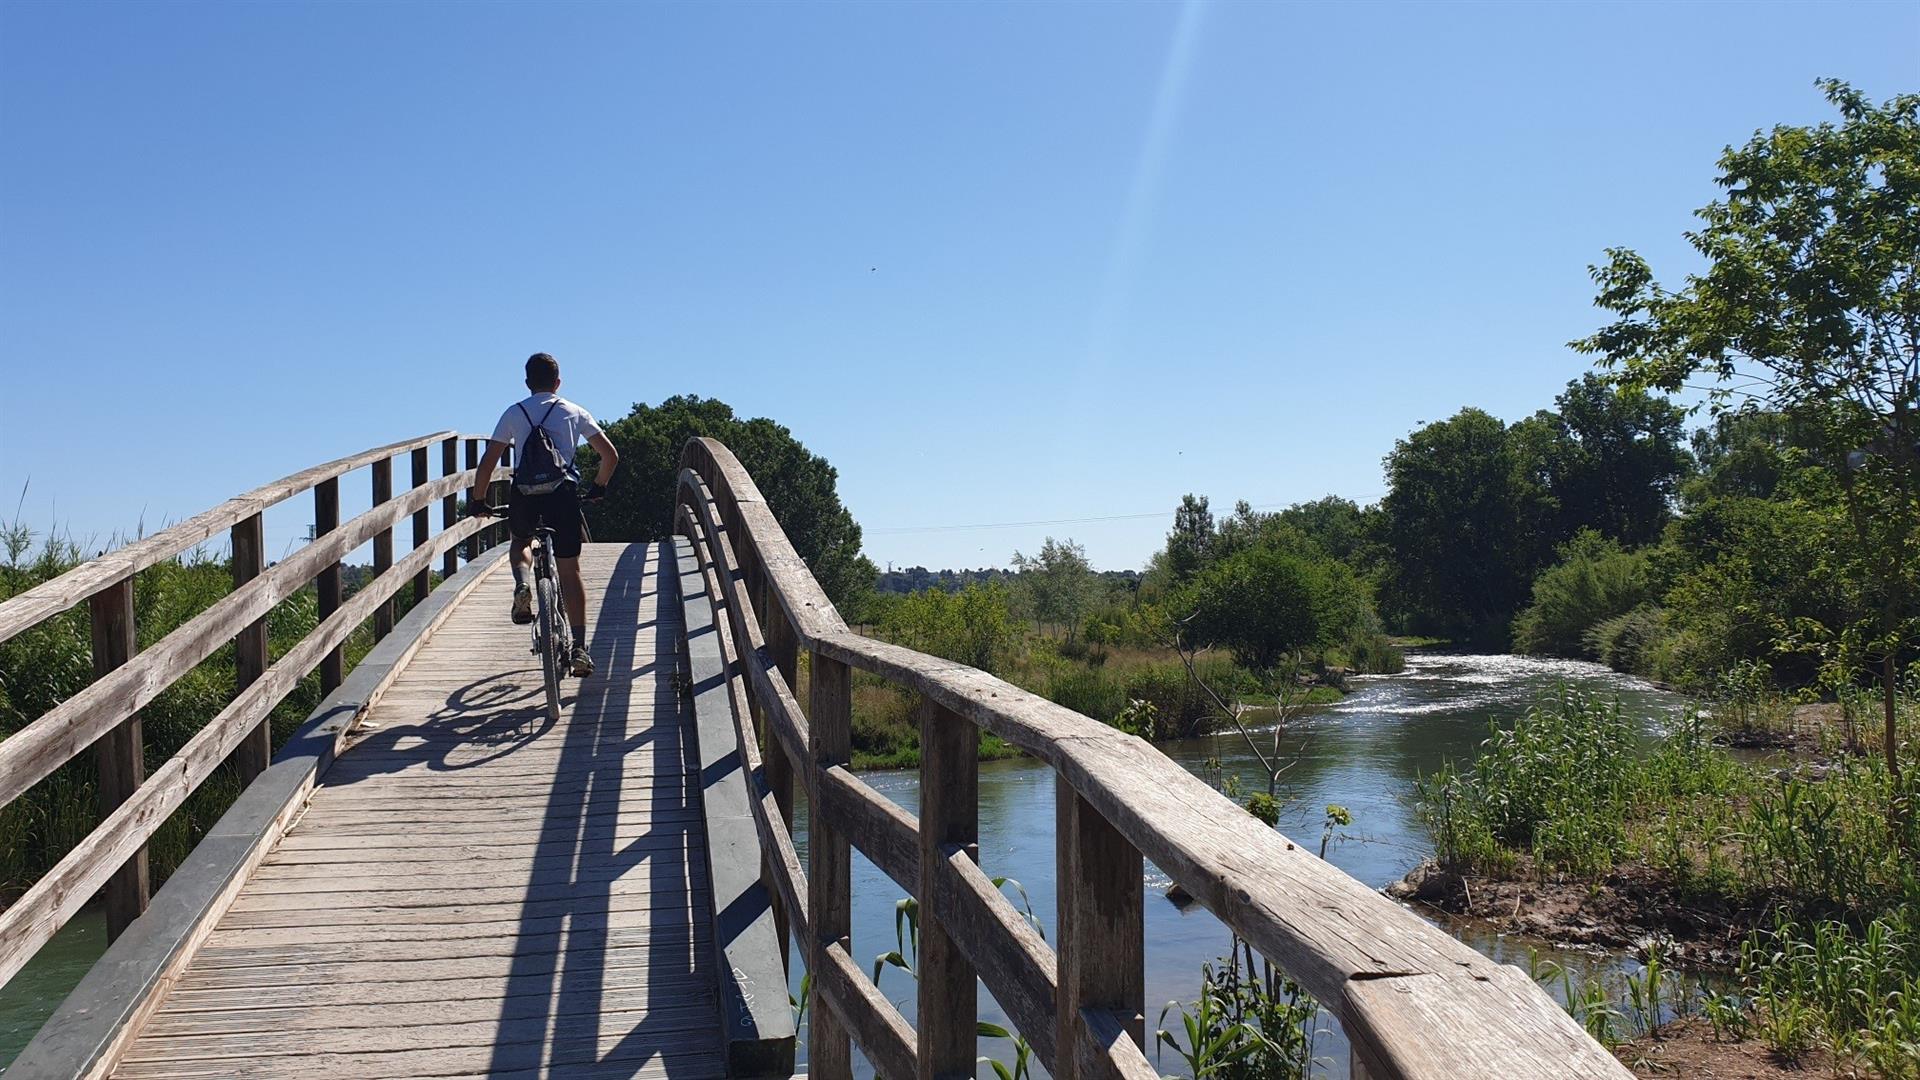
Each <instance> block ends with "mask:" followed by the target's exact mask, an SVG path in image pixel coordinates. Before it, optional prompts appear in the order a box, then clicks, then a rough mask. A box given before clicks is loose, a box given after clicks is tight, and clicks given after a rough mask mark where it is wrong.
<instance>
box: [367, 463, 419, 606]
mask: <svg viewBox="0 0 1920 1080" xmlns="http://www.w3.org/2000/svg"><path fill="white" fill-rule="evenodd" d="M392 500H393V459H392V458H390V457H384V458H381V459H380V460H379V461H376V462H374V463H373V505H374V507H375V508H376V509H378V508H379V507H381V506H384V505H385V504H387V503H388V502H391V501H392ZM420 509H421V512H423V513H424V512H425V511H426V506H425V504H424V503H423V504H422V505H421V508H420ZM392 566H393V526H391V525H389V526H387V527H386V528H384V529H381V530H380V531H379V532H377V533H374V534H373V576H374V577H376V578H378V577H379V576H380V575H382V574H384V573H386V572H387V571H388V570H389V569H391V568H392ZM391 633H393V600H392V599H391V598H389V599H387V600H385V601H383V602H382V603H381V604H380V606H379V607H378V608H375V609H374V612H373V640H375V641H379V640H380V639H381V638H384V637H386V636H387V635H388V634H391Z"/></svg>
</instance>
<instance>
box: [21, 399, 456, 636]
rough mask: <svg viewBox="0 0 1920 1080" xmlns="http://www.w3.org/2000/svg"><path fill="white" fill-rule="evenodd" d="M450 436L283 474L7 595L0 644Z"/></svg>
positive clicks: (429, 437)
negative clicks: (331, 485)
mask: <svg viewBox="0 0 1920 1080" xmlns="http://www.w3.org/2000/svg"><path fill="white" fill-rule="evenodd" d="M453 435H454V433H453V432H451V431H436V432H434V433H433V434H431V435H420V436H417V437H415V438H412V439H405V440H402V441H401V442H397V443H388V444H387V445H385V446H376V447H374V448H373V449H371V450H364V451H362V452H360V453H358V454H352V455H349V456H347V457H343V458H336V459H335V460H333V461H329V462H327V463H325V464H323V465H315V466H314V467H312V468H310V469H303V470H301V471H300V472H297V473H294V474H293V475H292V476H283V477H281V478H280V479H278V480H275V481H274V482H273V483H271V484H264V485H262V486H260V487H257V488H254V489H253V490H252V491H249V492H247V493H246V494H244V495H236V496H234V497H233V498H231V499H228V500H227V501H226V502H223V503H221V504H220V505H219V506H216V507H214V508H213V509H211V510H208V511H205V512H203V513H199V514H195V515H194V516H193V517H190V518H188V519H187V520H185V521H183V522H181V523H180V524H178V525H174V526H170V527H168V528H165V529H162V530H160V531H159V532H157V533H154V534H153V535H152V536H147V537H142V538H140V539H138V540H135V541H134V542H133V543H131V544H127V545H125V546H124V547H119V548H115V549H114V550H112V551H109V552H107V553H106V554H104V555H102V556H100V557H99V558H97V559H91V560H89V561H87V562H84V563H81V564H80V565H79V566H76V567H74V568H73V569H71V570H69V571H67V572H66V573H64V574H61V575H60V576H59V577H57V578H54V579H53V580H51V581H43V582H41V583H40V584H38V585H35V586H34V587H33V588H31V589H28V590H27V591H25V592H23V593H21V594H19V595H18V596H14V597H9V598H8V599H7V600H6V601H5V602H4V603H0V642H4V641H6V640H8V639H9V638H12V637H13V636H15V635H16V634H19V633H20V632H21V631H24V630H27V629H30V628H32V627H34V626H37V625H39V624H40V623H42V622H44V621H46V620H47V619H49V618H51V617H53V616H55V615H58V614H60V613H61V612H63V611H66V610H67V609H68V608H71V607H73V606H74V605H75V604H78V603H80V602H81V601H83V600H86V599H87V598H88V597H90V596H93V595H94V594H95V593H98V592H100V591H101V590H102V589H105V588H107V587H108V586H111V585H114V584H117V583H119V582H121V581H125V580H126V579H127V578H129V577H132V576H133V575H134V574H137V573H139V572H140V571H142V570H145V569H146V568H147V567H149V566H153V565H155V564H156V563H160V562H164V561H166V560H167V559H171V558H173V557H174V556H175V555H178V554H180V553H181V552H183V551H185V550H187V549H188V548H191V547H193V546H194V545H195V544H199V543H202V542H204V541H206V540H208V539H210V538H211V537H212V536H213V535H214V534H215V533H217V532H219V531H220V530H222V529H226V528H231V527H232V526H233V525H234V523H236V522H238V521H241V520H243V519H245V518H248V517H251V516H253V515H254V514H257V513H259V512H260V511H262V510H265V509H266V508H267V507H270V506H274V505H276V504H278V503H281V502H285V501H286V500H287V499H290V498H292V497H293V496H295V495H298V494H300V493H301V492H303V491H308V490H311V489H312V488H313V487H314V486H315V485H317V484H320V483H321V482H323V481H326V480H331V479H334V478H335V477H338V476H342V475H344V474H346V473H350V472H353V471H354V470H355V469H359V468H362V467H364V466H367V465H371V464H373V463H374V462H375V461H378V460H381V459H383V458H392V457H394V456H396V455H399V454H404V453H407V452H409V451H412V450H416V449H420V448H423V447H427V446H431V445H432V444H434V443H436V442H440V441H442V440H444V439H447V438H449V437H452V436H453Z"/></svg>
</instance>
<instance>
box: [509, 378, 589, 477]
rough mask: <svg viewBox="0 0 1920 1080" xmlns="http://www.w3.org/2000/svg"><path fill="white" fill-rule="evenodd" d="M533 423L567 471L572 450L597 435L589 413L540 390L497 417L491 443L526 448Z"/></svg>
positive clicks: (571, 465)
mask: <svg viewBox="0 0 1920 1080" xmlns="http://www.w3.org/2000/svg"><path fill="white" fill-rule="evenodd" d="M523 408H524V410H525V411H524V412H523V411H521V410H522V409H523ZM549 408H551V409H552V410H553V411H552V412H551V413H549V412H548V411H547V410H548V409H549ZM535 424H539V425H540V426H541V427H543V428H545V429H546V431H547V437H548V438H550V439H552V440H553V448H554V450H555V451H556V452H557V453H558V454H559V455H560V464H561V465H563V466H565V467H566V468H568V469H571V468H573V455H574V451H576V450H578V449H579V448H580V445H581V444H582V443H584V442H586V441H587V440H588V439H591V438H593V437H594V436H595V435H598V434H600V425H599V424H598V423H595V422H594V419H593V414H592V413H590V412H588V411H587V410H585V409H583V408H581V407H580V406H578V405H575V404H574V403H573V402H571V401H568V400H567V399H566V398H563V397H561V396H560V395H558V394H552V393H548V392H546V391H541V392H540V393H538V394H535V395H533V396H532V397H530V398H528V399H527V400H525V401H522V402H521V403H520V404H518V405H509V406H508V407H507V411H506V412H503V413H501V414H500V422H499V423H498V424H495V425H493V441H494V442H497V443H504V444H505V445H507V446H511V447H514V448H515V449H518V448H520V447H522V446H524V445H526V441H527V437H528V436H530V435H532V434H533V425H535Z"/></svg>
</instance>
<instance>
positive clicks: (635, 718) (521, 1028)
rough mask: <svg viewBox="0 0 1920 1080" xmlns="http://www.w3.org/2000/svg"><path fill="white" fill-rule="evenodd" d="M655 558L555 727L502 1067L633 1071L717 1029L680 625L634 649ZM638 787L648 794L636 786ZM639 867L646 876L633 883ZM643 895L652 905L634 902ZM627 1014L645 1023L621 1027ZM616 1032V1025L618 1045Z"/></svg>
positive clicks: (495, 1066)
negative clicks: (617, 1066) (678, 689)
mask: <svg viewBox="0 0 1920 1080" xmlns="http://www.w3.org/2000/svg"><path fill="white" fill-rule="evenodd" d="M660 555H661V548H660V547H659V546H658V545H648V546H645V547H642V546H640V545H635V546H632V547H629V548H628V549H627V550H626V552H625V553H623V554H622V556H621V558H620V560H619V562H618V563H617V564H616V566H615V567H614V569H613V573H612V575H611V579H610V581H609V583H608V586H607V588H606V590H605V592H604V594H603V595H602V596H601V597H600V600H599V605H598V611H597V615H596V619H595V623H594V630H593V632H592V633H591V634H590V635H589V636H588V641H589V645H590V647H591V648H592V650H593V652H594V660H595V663H596V665H597V666H598V667H599V668H600V670H601V671H603V672H606V673H608V674H607V676H605V677H596V678H593V679H589V680H587V681H586V682H585V683H584V684H582V685H581V686H580V689H579V691H578V693H577V695H576V697H575V699H574V700H573V701H572V702H571V706H570V709H569V712H568V719H569V722H568V723H567V724H566V725H564V726H563V730H562V732H561V742H560V760H559V764H558V768H557V769H556V770H555V772H554V774H553V776H554V786H553V790H552V794H551V795H550V797H549V799H548V803H547V809H546V814H545V817H544V820H543V824H542V829H541V832H540V836H541V839H540V841H539V843H538V846H537V848H536V850H535V852H534V859H533V863H532V867H533V868H532V869H531V870H530V872H529V879H528V882H527V896H528V900H527V903H526V905H525V907H524V909H523V914H522V919H521V928H520V933H521V935H522V938H521V939H522V940H523V941H526V942H527V943H528V946H529V948H528V950H527V951H525V952H516V954H515V955H514V957H513V959H512V962H511V966H510V969H509V972H508V977H507V985H506V986H505V988H504V996H505V998H506V1001H507V1002H509V1003H512V1002H518V1003H520V1004H518V1005H505V1006H503V1009H502V1013H501V1017H500V1020H499V1024H498V1028H497V1034H496V1037H495V1041H494V1046H493V1056H492V1062H491V1070H490V1071H492V1072H493V1073H495V1074H500V1073H510V1072H520V1071H523V1070H525V1071H528V1072H538V1073H540V1074H542V1075H555V1076H558V1075H565V1074H566V1073H568V1072H574V1071H582V1070H585V1069H587V1068H588V1067H591V1066H596V1065H598V1066H604V1065H606V1064H609V1063H613V1062H619V1063H621V1065H622V1067H631V1068H633V1069H634V1070H636V1071H637V1070H638V1069H639V1068H640V1067H641V1066H642V1065H644V1064H645V1063H647V1062H649V1061H651V1060H653V1059H655V1058H657V1057H659V1056H660V1054H661V1052H662V1051H665V1050H669V1049H673V1048H676V1047H677V1046H683V1045H686V1044H687V1043H689V1042H690V1041H691V1040H690V1039H689V1038H688V1035H689V1032H690V1030H692V1029H694V1028H696V1026H698V1027H702V1028H709V1029H710V1028H711V1026H712V1020H711V1018H710V1017H703V1016H700V1015H699V1009H698V1005H699V1004H701V1003H702V1002H706V1004H707V1008H708V1009H709V1010H710V1009H711V1004H710V1002H707V1001H706V999H707V995H706V994H704V993H701V994H696V993H694V988H695V987H696V986H697V985H699V980H703V979H706V978H707V976H708V975H709V973H708V972H707V971H706V970H705V969H706V966H707V965H706V964H705V963H704V962H703V960H702V959H701V958H700V957H699V953H698V950H697V948H694V947H692V945H691V944H690V943H691V942H693V940H694V938H695V925H696V924H694V923H693V922H692V919H693V916H692V910H693V908H692V905H691V904H689V903H688V902H687V894H688V891H689V890H690V888H692V886H693V884H694V882H695V881H697V880H698V877H697V875H696V874H695V873H694V872H693V870H692V868H691V861H692V860H691V859H690V855H689V851H688V848H689V846H690V844H689V841H690V833H691V830H693V829H695V828H697V827H698V826H697V823H696V822H695V821H694V819H693V815H691V814H689V813H688V812H687V811H688V809H689V803H690V793H689V792H688V789H687V779H686V776H687V772H688V768H689V766H688V760H687V755H688V752H689V746H690V740H689V739H688V738H687V737H686V735H685V733H684V732H682V731H681V730H680V725H677V724H675V723H673V718H674V716H675V709H676V707H677V704H676V701H675V698H674V689H673V685H672V681H671V680H670V679H668V678H665V677H663V676H664V675H665V674H666V673H669V672H671V671H673V670H675V668H676V663H675V653H676V651H677V641H676V634H675V633H670V632H661V633H656V635H655V638H654V642H653V644H652V648H651V651H650V655H648V656H645V657H641V656H637V655H636V652H637V649H638V645H637V642H638V638H639V634H638V631H639V630H640V629H641V628H642V626H644V625H650V624H648V623H643V622H642V621H641V620H640V619H639V618H638V617H637V615H636V611H637V610H638V609H640V608H641V605H642V603H643V601H644V600H645V599H646V598H647V597H649V596H651V597H652V599H653V602H654V603H655V605H656V606H657V607H658V608H659V609H660V610H661V611H662V612H665V611H666V610H668V605H667V599H668V598H667V597H664V596H661V595H659V593H660V590H661V589H662V588H663V585H662V582H663V581H664V579H665V575H664V574H662V573H661V572H660V570H659V559H660ZM615 673H618V674H617V675H616V674H615ZM595 717H597V718H598V720H597V722H596V721H595V720H594V719H592V718H595ZM663 723H664V724H665V725H666V730H662V724H663ZM636 784H644V785H649V787H650V790H648V791H635V792H632V793H631V794H629V791H628V789H629V788H631V787H632V786H634V785H636ZM643 865H644V869H645V872H646V873H647V874H648V875H649V880H648V881H647V883H646V886H645V887H644V888H636V887H632V885H633V884H634V883H632V879H631V877H630V875H631V874H632V873H633V872H634V871H635V870H637V869H641V868H642V867H643ZM641 893H644V894H646V897H647V899H646V905H647V906H646V907H645V908H644V909H641V908H635V907H633V901H632V900H631V899H630V898H631V897H633V896H635V895H637V894H641ZM561 894H564V896H565V899H564V900H560V901H547V900H543V901H538V902H536V898H538V897H550V896H555V895H561ZM616 897H620V898H622V903H621V904H620V905H619V909H618V910H616V905H615V903H614V901H615V900H616ZM676 898H677V899H676ZM556 915H559V916H564V917H565V925H566V929H565V932H564V934H563V935H562V936H561V938H560V939H559V940H558V943H557V944H556V943H555V939H554V938H552V937H547V938H545V939H542V938H539V937H538V936H536V935H537V928H536V924H537V923H538V921H539V920H549V919H552V918H553V917H555V916H556ZM555 950H557V953H556V952H555ZM610 991H611V992H613V993H614V997H613V999H612V1000H609V993H610ZM528 1003H538V1004H534V1005H533V1006H532V1007H528ZM629 1014H631V1015H634V1016H639V1017H640V1018H641V1019H640V1020H639V1022H638V1023H637V1024H634V1025H633V1026H632V1027H631V1028H629V1029H628V1030H626V1031H624V1032H619V1029H620V1026H621V1025H622V1024H623V1023H624V1022H625V1021H624V1019H623V1018H624V1017H625V1016H627V1015H629ZM607 1032H619V1037H618V1039H617V1041H614V1040H611V1038H610V1036H609V1035H608V1034H604V1033H607ZM610 1041H611V1042H612V1044H611V1045H607V1044H608V1043H609V1042H610Z"/></svg>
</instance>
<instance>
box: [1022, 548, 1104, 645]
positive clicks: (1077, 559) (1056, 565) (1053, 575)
mask: <svg viewBox="0 0 1920 1080" xmlns="http://www.w3.org/2000/svg"><path fill="white" fill-rule="evenodd" d="M1013 565H1014V569H1016V570H1018V571H1019V572H1020V576H1019V577H1018V578H1017V579H1015V580H1016V581H1018V582H1019V585H1020V587H1021V588H1022V589H1023V590H1025V592H1026V594H1027V602H1028V604H1029V605H1030V606H1031V610H1032V612H1033V619H1034V621H1035V622H1038V623H1052V624H1054V625H1055V626H1064V627H1066V629H1067V640H1068V641H1072V640H1073V639H1074V636H1075V635H1076V634H1077V633H1079V630H1080V622H1081V619H1082V618H1083V617H1084V616H1085V615H1086V613H1087V610H1088V609H1089V608H1091V607H1092V606H1093V601H1094V598H1095V594H1096V592H1097V590H1098V588H1099V582H1098V581H1097V580H1095V578H1094V576H1093V568H1092V567H1091V566H1090V565H1088V563H1087V549H1086V548H1084V547H1081V546H1080V545H1079V544H1076V543H1074V542H1073V541H1072V540H1065V541H1058V542H1056V541H1055V540H1054V538H1053V537H1051V536H1049V537H1047V539H1046V542H1045V543H1044V544H1042V545H1041V546H1040V553H1039V554H1037V555H1022V554H1020V553H1019V552H1018V551H1016V552H1014V553H1013Z"/></svg>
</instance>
